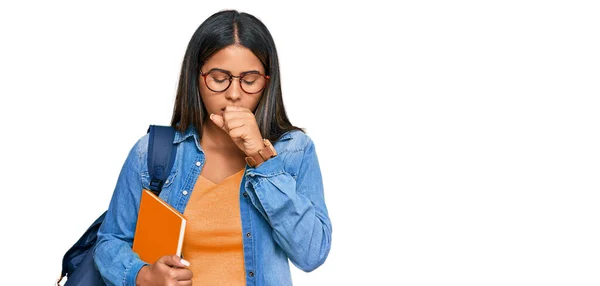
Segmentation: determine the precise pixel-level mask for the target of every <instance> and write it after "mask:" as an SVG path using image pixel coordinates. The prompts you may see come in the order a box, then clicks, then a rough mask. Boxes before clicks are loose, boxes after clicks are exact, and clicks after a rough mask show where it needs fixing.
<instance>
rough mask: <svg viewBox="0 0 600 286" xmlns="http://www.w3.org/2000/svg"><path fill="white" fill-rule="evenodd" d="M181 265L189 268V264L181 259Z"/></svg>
mask: <svg viewBox="0 0 600 286" xmlns="http://www.w3.org/2000/svg"><path fill="white" fill-rule="evenodd" d="M181 264H183V265H185V266H190V263H189V262H188V261H187V260H185V259H183V258H182V259H181Z"/></svg>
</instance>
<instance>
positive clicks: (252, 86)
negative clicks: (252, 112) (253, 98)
mask: <svg viewBox="0 0 600 286" xmlns="http://www.w3.org/2000/svg"><path fill="white" fill-rule="evenodd" d="M200 75H201V76H202V77H203V78H204V83H205V84H206V87H208V89H210V90H211V91H214V92H223V91H225V90H227V89H228V88H229V86H231V82H233V78H236V79H238V80H239V81H240V87H242V90H243V91H244V92H245V93H249V94H254V93H259V92H261V91H262V90H263V89H265V87H267V82H268V81H269V76H268V75H264V74H261V73H259V72H257V71H250V72H244V73H241V74H240V75H238V76H235V75H232V74H231V73H230V72H228V71H225V70H221V69H212V70H210V71H209V72H207V73H203V72H202V71H200Z"/></svg>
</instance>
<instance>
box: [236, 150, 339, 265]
mask: <svg viewBox="0 0 600 286" xmlns="http://www.w3.org/2000/svg"><path fill="white" fill-rule="evenodd" d="M246 176H247V180H248V181H249V182H250V183H251V188H249V193H250V194H249V197H250V200H251V202H252V204H253V205H254V207H255V208H256V209H258V211H259V212H260V213H261V214H262V215H263V216H264V217H265V219H266V220H267V221H268V222H269V224H270V225H271V227H272V228H273V232H272V235H273V238H274V240H275V241H276V242H277V244H278V245H279V246H280V247H281V248H282V249H283V251H285V253H286V254H287V255H288V257H289V259H290V261H291V262H292V263H293V264H294V265H296V266H297V267H298V268H300V269H301V270H303V271H306V272H309V271H312V270H314V269H316V268H317V267H319V266H320V265H321V264H323V263H324V262H325V259H326V258H327V255H328V254H329V249H330V248H331V231H332V229H331V221H330V219H329V215H328V213H327V208H326V206H325V198H324V193H323V180H322V177H321V171H320V168H319V162H318V160H317V154H316V152H315V147H314V144H313V142H312V141H311V140H310V139H308V144H307V145H306V147H305V148H304V151H303V153H302V156H301V162H300V165H299V167H298V173H297V175H296V178H294V177H293V176H292V175H291V174H289V173H287V172H286V171H285V170H284V162H283V161H282V159H281V158H280V156H276V157H274V158H271V159H270V160H267V161H266V162H264V163H263V164H261V165H259V166H258V167H257V168H249V171H248V172H247V175H246Z"/></svg>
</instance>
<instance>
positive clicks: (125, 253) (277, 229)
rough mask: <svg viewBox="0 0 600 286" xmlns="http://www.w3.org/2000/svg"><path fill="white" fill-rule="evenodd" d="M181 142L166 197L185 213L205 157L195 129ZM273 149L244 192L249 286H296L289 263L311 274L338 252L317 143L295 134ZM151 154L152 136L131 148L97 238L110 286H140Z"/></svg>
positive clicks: (251, 171) (247, 178) (250, 173)
mask: <svg viewBox="0 0 600 286" xmlns="http://www.w3.org/2000/svg"><path fill="white" fill-rule="evenodd" d="M174 143H175V144H177V156H176V159H175V163H174V166H173V169H172V170H171V173H170V175H169V177H168V178H167V181H166V182H165V184H164V186H163V189H162V192H161V193H160V197H161V198H162V199H163V200H165V201H166V202H168V203H169V204H170V205H172V206H173V207H174V208H176V209H177V210H178V211H180V212H181V213H183V212H184V210H185V207H186V205H187V203H188V199H189V198H190V196H191V194H192V191H193V189H194V185H195V183H196V179H197V178H198V175H199V174H200V172H201V171H202V167H203V166H204V161H205V156H204V152H203V151H202V148H201V146H200V144H199V138H198V134H197V133H196V131H195V130H194V129H193V128H190V129H189V130H188V131H187V132H186V133H185V134H181V133H179V132H176V134H175V139H174ZM273 145H274V147H275V149H276V150H277V153H278V155H277V156H276V157H274V158H271V159H270V160H268V161H266V162H264V163H263V164H261V165H259V166H258V167H257V168H251V167H249V166H246V169H245V172H244V176H243V178H242V182H241V185H240V196H239V197H240V214H241V220H242V233H243V234H244V235H243V247H244V266H245V272H246V285H249V286H254V285H292V281H291V274H290V267H289V264H288V258H289V260H290V261H291V262H292V263H293V264H294V265H296V266H297V267H298V268H300V269H302V270H304V271H306V272H309V271H312V270H314V269H316V268H317V267H319V266H320V265H321V264H323V262H325V259H326V258H327V255H328V253H329V249H330V247H331V221H330V220H329V215H328V213H327V208H326V206H325V198H324V194H323V183H322V178H321V171H320V168H319V163H318V160H317V154H316V152H315V147H314V144H313V142H312V141H311V140H310V138H309V137H308V136H307V135H305V134H304V133H302V132H300V131H292V132H288V133H285V134H284V135H282V136H281V137H280V138H279V140H278V141H277V142H275V143H274V144H273ZM147 150H148V136H147V135H146V136H144V137H142V138H141V139H140V140H139V141H138V142H137V143H136V144H135V146H134V147H133V148H132V149H131V151H130V153H129V155H128V157H127V160H126V161H125V164H124V165H123V168H122V170H121V173H120V175H119V178H118V181H117V185H116V188H115V191H114V193H113V196H112V199H111V201H110V205H109V207H108V212H107V214H106V218H105V220H104V223H103V224H102V226H101V228H100V230H99V231H98V241H97V245H96V248H95V250H94V260H95V262H96V265H97V267H98V270H99V271H100V273H101V274H102V276H103V278H104V280H105V281H106V282H107V284H108V285H135V280H136V277H137V273H138V271H139V270H140V269H141V268H142V266H144V265H146V263H145V262H144V261H142V260H140V258H139V256H138V255H137V254H135V253H134V252H132V250H131V247H132V245H133V235H134V233H135V226H136V221H137V212H138V209H139V206H140V197H141V190H142V189H143V188H147V189H148V188H149V180H150V178H149V175H148V165H147V159H146V157H147ZM186 238H187V237H186ZM188 239H192V238H191V237H190V238H188Z"/></svg>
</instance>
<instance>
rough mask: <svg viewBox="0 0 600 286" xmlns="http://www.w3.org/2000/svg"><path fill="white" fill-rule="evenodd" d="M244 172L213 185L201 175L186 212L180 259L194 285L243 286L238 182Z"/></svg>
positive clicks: (244, 283) (244, 282) (242, 250)
mask: <svg viewBox="0 0 600 286" xmlns="http://www.w3.org/2000/svg"><path fill="white" fill-rule="evenodd" d="M243 175H244V170H243V169H242V170H241V171H239V172H237V173H235V174H233V175H231V176H229V177H227V178H226V179H225V180H223V181H222V182H221V183H220V184H215V183H213V182H211V181H209V180H208V179H206V178H204V177H203V176H202V175H200V176H198V180H197V181H196V185H194V190H193V191H192V195H191V197H190V200H189V202H188V204H187V206H186V209H185V212H184V214H185V216H186V217H187V225H186V228H185V238H184V241H183V249H182V254H183V259H185V260H187V261H189V262H190V267H189V268H190V270H192V272H193V273H194V277H193V278H192V283H193V284H194V285H246V278H245V274H244V273H245V272H244V248H243V245H242V220H241V217H240V201H239V200H240V183H241V180H242V176H243Z"/></svg>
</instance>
